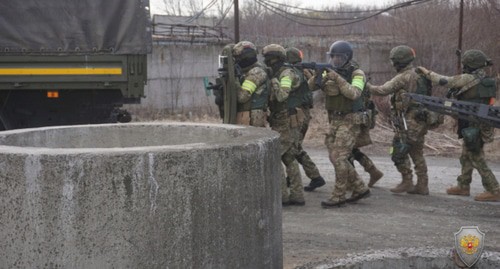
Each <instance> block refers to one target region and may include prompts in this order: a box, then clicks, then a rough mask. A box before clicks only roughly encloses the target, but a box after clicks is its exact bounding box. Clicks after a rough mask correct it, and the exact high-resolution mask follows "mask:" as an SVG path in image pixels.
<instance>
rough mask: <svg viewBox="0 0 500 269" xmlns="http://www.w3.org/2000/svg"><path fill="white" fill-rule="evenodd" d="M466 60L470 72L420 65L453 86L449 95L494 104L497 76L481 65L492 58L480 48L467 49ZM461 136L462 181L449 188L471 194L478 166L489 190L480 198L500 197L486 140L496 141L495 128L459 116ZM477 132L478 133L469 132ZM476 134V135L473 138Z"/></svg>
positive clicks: (451, 191)
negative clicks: (448, 71) (453, 72)
mask: <svg viewBox="0 0 500 269" xmlns="http://www.w3.org/2000/svg"><path fill="white" fill-rule="evenodd" d="M462 63H463V64H464V71H465V72H467V73H466V74H461V75H457V76H452V77H447V76H443V75H440V74H437V73H435V72H431V71H428V70H427V69H425V68H423V67H419V69H420V71H422V73H424V74H425V75H426V76H427V77H428V78H429V79H430V80H431V81H432V82H433V83H435V84H439V85H441V86H446V87H449V88H451V89H452V90H450V92H449V93H450V95H451V96H448V97H454V98H457V99H458V100H463V101H468V102H476V103H483V104H490V103H491V101H493V100H494V99H492V98H495V97H496V85H495V80H494V79H493V78H488V77H486V73H485V71H484V70H483V69H482V68H481V67H484V66H487V65H488V59H487V57H486V55H484V53H482V52H481V51H478V50H469V51H466V52H465V53H464V56H463V59H462ZM458 126H459V127H458V132H457V133H458V135H459V138H463V139H464V141H463V143H462V154H461V156H460V164H461V165H462V172H461V175H460V176H458V178H457V181H458V185H457V186H456V187H452V188H449V189H447V193H448V194H451V195H466V196H468V195H470V183H471V181H472V171H473V169H474V168H475V169H477V171H478V172H479V175H480V176H481V180H482V184H483V187H484V189H485V190H486V192H484V193H481V194H479V195H477V196H476V197H475V200H477V201H500V186H499V184H498V181H497V179H496V178H495V175H494V174H493V173H492V171H491V169H490V168H489V167H488V165H487V163H486V160H485V159H484V150H483V147H484V144H485V143H489V142H492V141H493V135H494V132H493V128H492V127H491V126H486V125H484V124H478V123H474V122H469V121H466V120H462V119H459V124H458ZM472 132H475V135H472V136H471V135H468V134H471V133H472ZM471 137H475V138H476V139H470V138H471ZM474 141H476V143H474Z"/></svg>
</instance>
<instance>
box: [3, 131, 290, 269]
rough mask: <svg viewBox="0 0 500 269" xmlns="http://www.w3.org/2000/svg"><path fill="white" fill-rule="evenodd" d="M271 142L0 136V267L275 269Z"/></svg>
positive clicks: (233, 134) (278, 256) (278, 234)
mask: <svg viewBox="0 0 500 269" xmlns="http://www.w3.org/2000/svg"><path fill="white" fill-rule="evenodd" d="M277 167H281V160H280V156H279V141H278V134H277V133H275V132H273V131H270V130H266V129H263V128H252V127H248V128H244V127H240V126H233V125H208V124H205V125H195V124H181V123H170V124H148V123H140V124H139V123H137V124H116V125H115V124H109V125H83V126H66V127H48V128H39V129H21V130H15V131H5V132H2V133H1V134H0V190H1V192H2V195H0V204H1V205H2V210H1V211H0V227H1V229H0V238H1V239H2V240H0V253H1V255H0V268H99V269H102V268H214V269H219V268H228V269H232V268H249V269H253V268H282V267H283V257H282V230H281V229H282V228H281V226H282V224H281V217H282V216H281V189H280V187H281V181H280V179H281V178H282V177H283V176H284V175H283V171H282V169H276V168H277Z"/></svg>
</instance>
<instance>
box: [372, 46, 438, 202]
mask: <svg viewBox="0 0 500 269" xmlns="http://www.w3.org/2000/svg"><path fill="white" fill-rule="evenodd" d="M390 58H391V61H392V63H393V65H394V67H395V68H396V70H397V72H398V74H397V75H396V76H395V77H394V78H392V79H391V80H390V81H388V82H386V83H385V84H384V85H382V86H373V85H370V84H368V85H367V88H368V89H369V90H370V93H372V94H374V95H389V94H392V96H391V119H392V123H393V126H394V131H395V135H394V138H393V140H392V149H391V151H392V152H391V154H392V161H393V162H394V165H395V166H396V168H397V169H398V171H399V172H400V173H401V176H402V182H401V183H400V184H399V185H398V186H396V187H395V188H392V189H391V191H392V192H395V193H402V192H408V193H410V194H422V195H428V194H429V188H428V182H429V177H428V174H427V164H426V162H425V158H424V153H423V150H424V142H425V135H426V134H427V130H428V127H427V123H426V121H425V119H423V117H422V115H423V114H425V113H426V111H425V110H424V109H423V108H421V107H420V106H419V105H418V104H417V103H414V102H410V101H409V100H408V98H406V97H405V96H404V94H405V93H415V92H417V81H418V79H419V75H418V74H417V73H416V72H415V68H414V67H413V65H412V64H411V62H413V60H414V59H415V52H414V51H413V49H411V48H410V47H408V46H397V47H395V48H393V49H392V50H391V56H390ZM408 156H409V157H408ZM410 158H411V160H412V161H413V164H414V166H415V174H416V175H417V185H416V186H413V175H412V169H411V163H410Z"/></svg>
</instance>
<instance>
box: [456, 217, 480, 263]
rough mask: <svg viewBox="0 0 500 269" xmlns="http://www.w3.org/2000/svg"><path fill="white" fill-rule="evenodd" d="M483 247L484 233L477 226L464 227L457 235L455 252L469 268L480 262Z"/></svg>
mask: <svg viewBox="0 0 500 269" xmlns="http://www.w3.org/2000/svg"><path fill="white" fill-rule="evenodd" d="M483 247H484V233H483V232H481V231H480V230H479V228H478V227H477V226H464V227H462V228H460V230H459V231H458V232H456V233H455V252H456V253H457V255H458V257H459V258H460V260H461V261H462V262H463V263H464V264H465V265H466V266H467V267H472V266H473V265H474V264H475V263H476V262H477V261H478V260H479V258H480V257H481V254H482V252H483Z"/></svg>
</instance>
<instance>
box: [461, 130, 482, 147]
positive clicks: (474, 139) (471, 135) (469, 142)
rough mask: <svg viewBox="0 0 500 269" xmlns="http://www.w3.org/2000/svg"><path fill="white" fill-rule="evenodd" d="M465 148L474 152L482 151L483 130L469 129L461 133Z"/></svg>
mask: <svg viewBox="0 0 500 269" xmlns="http://www.w3.org/2000/svg"><path fill="white" fill-rule="evenodd" d="M461 133H462V137H463V139H464V144H465V147H466V148H467V149H468V150H470V151H473V152H477V151H479V150H480V149H481V129H479V128H477V127H467V128H464V129H462V131H461Z"/></svg>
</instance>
